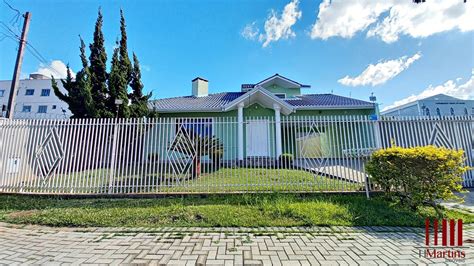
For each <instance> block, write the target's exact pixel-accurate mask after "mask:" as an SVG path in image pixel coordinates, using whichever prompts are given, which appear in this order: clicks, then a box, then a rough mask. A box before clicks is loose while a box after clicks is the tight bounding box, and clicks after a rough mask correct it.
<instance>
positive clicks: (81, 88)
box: [52, 38, 97, 118]
mask: <svg viewBox="0 0 474 266" xmlns="http://www.w3.org/2000/svg"><path fill="white" fill-rule="evenodd" d="M85 47H86V45H85V44H84V41H83V40H82V38H81V46H80V51H81V61H82V69H81V71H79V72H78V73H77V75H76V79H75V80H73V78H72V74H71V70H70V68H69V65H68V66H67V76H66V79H65V80H61V82H62V84H63V87H64V89H65V90H66V92H67V94H64V93H63V92H61V91H60V89H59V87H58V84H57V82H56V80H55V79H54V78H53V79H52V87H53V91H54V93H55V94H56V96H58V98H59V99H61V100H62V101H64V102H66V103H67V104H68V105H69V109H70V110H71V112H72V113H73V118H91V117H97V112H96V109H95V108H96V106H95V104H94V101H93V99H92V93H91V89H92V84H91V75H90V70H89V66H88V62H87V58H86V55H85Z"/></svg>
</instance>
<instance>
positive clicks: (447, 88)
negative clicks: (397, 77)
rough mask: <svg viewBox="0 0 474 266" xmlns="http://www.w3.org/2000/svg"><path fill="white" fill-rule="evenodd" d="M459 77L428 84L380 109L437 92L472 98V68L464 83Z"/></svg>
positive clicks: (473, 76) (473, 96)
mask: <svg viewBox="0 0 474 266" xmlns="http://www.w3.org/2000/svg"><path fill="white" fill-rule="evenodd" d="M460 81H461V80H460V79H459V78H457V79H455V80H448V81H446V82H445V83H443V84H441V85H437V86H433V85H430V86H429V87H428V88H426V89H425V90H423V91H422V92H421V93H420V94H417V95H415V94H412V95H410V96H408V97H406V98H404V99H402V100H399V101H395V102H394V103H393V104H391V105H389V106H386V107H384V108H383V109H382V111H385V110H388V109H391V108H394V107H397V106H400V105H404V104H407V103H410V102H413V101H416V100H420V99H423V98H426V97H430V96H433V95H437V94H440V93H442V94H446V95H449V96H453V97H456V98H460V99H464V100H466V99H474V69H472V72H471V78H470V79H469V80H468V81H466V82H465V83H462V84H460Z"/></svg>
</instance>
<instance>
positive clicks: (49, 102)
mask: <svg viewBox="0 0 474 266" xmlns="http://www.w3.org/2000/svg"><path fill="white" fill-rule="evenodd" d="M10 87H11V80H2V81H0V107H1V112H0V117H4V116H5V115H6V108H7V104H8V97H9V95H10ZM58 87H59V89H60V90H63V91H65V90H64V88H63V87H62V83H61V82H58ZM71 115H72V114H71V111H69V109H68V105H67V103H65V102H63V101H61V100H60V99H59V98H58V97H56V95H55V94H54V91H53V88H52V86H51V78H49V77H46V76H44V75H41V74H30V78H29V79H22V80H20V83H19V85H18V88H17V96H16V99H15V113H14V114H13V117H14V118H19V119H36V118H38V119H44V118H53V119H55V118H69V117H70V116H71Z"/></svg>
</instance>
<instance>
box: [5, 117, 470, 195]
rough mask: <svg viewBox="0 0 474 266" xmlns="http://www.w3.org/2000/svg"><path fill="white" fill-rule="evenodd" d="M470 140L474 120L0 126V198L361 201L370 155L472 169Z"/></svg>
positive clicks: (67, 122) (158, 121)
mask: <svg viewBox="0 0 474 266" xmlns="http://www.w3.org/2000/svg"><path fill="white" fill-rule="evenodd" d="M473 133H474V119H473V118H472V117H447V118H440V117H435V118H382V119H379V120H376V119H371V118H370V117H365V116H332V117H322V116H318V117H313V116H311V117H309V116H308V117H285V118H283V119H282V120H281V121H274V120H273V118H271V117H252V118H247V119H246V120H244V122H243V123H242V124H241V125H239V122H238V121H237V119H236V118H234V117H220V118H153V119H71V120H11V121H10V120H0V192H11V193H60V194H121V193H129V194H135V193H231V192H267V191H282V192H313V191H314V192H316V191H365V190H366V189H368V188H369V187H370V183H369V182H367V180H368V178H367V176H366V174H365V170H364V168H365V163H366V162H367V160H368V158H369V157H370V155H371V153H372V152H373V151H374V150H376V149H379V148H383V147H388V146H390V145H391V143H392V142H395V143H396V144H397V145H399V146H404V147H409V146H418V145H428V144H433V145H438V146H445V147H449V148H452V149H463V150H464V151H465V153H466V164H468V165H470V166H473V148H474V147H473V143H474V141H473V135H474V134H473ZM464 178H465V179H464V180H465V181H464V185H465V186H472V185H473V172H472V171H470V172H469V173H467V174H466V175H465V177H464Z"/></svg>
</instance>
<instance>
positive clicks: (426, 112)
mask: <svg viewBox="0 0 474 266" xmlns="http://www.w3.org/2000/svg"><path fill="white" fill-rule="evenodd" d="M425 115H427V116H430V108H426V109H425Z"/></svg>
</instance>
